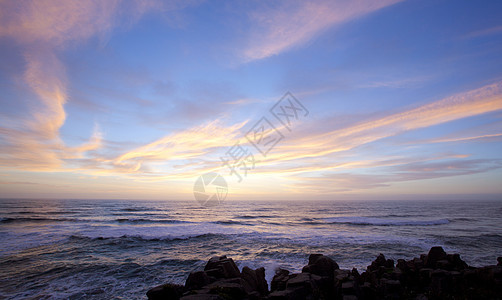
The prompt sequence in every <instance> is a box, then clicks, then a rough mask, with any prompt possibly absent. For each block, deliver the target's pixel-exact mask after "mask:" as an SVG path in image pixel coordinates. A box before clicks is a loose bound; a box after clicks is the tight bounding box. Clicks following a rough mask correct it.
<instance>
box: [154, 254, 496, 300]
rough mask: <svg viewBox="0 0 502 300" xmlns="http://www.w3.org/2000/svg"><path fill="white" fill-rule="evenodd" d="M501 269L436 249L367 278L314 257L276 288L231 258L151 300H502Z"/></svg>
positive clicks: (381, 260) (389, 263) (378, 264)
mask: <svg viewBox="0 0 502 300" xmlns="http://www.w3.org/2000/svg"><path fill="white" fill-rule="evenodd" d="M497 260H498V265H493V266H486V267H480V268H475V267H469V266H468V265H467V264H466V263H465V262H464V261H463V260H462V259H461V258H460V255H458V254H447V253H446V252H445V251H444V250H443V249H442V248H441V247H433V248H431V250H430V251H429V253H428V254H427V255H425V254H424V255H421V256H420V258H414V259H410V260H403V259H398V260H397V264H396V265H395V266H394V261H393V260H391V259H386V258H385V256H384V255H383V254H380V255H378V257H377V258H376V259H375V261H373V262H372V263H371V265H370V266H368V268H367V270H366V271H365V272H363V273H361V274H359V272H358V271H357V270H356V269H352V270H342V269H339V267H338V264H336V263H335V262H334V261H333V260H331V259H330V258H328V257H326V256H324V255H320V254H314V255H311V256H310V257H309V264H308V265H307V266H305V267H304V268H303V270H302V273H299V274H290V273H289V271H287V270H282V269H278V270H277V271H276V274H275V276H274V278H273V279H272V282H271V292H270V293H268V286H267V283H266V281H265V269H264V268H258V269H256V270H252V269H250V268H248V267H244V268H243V269H242V273H241V272H239V269H238V268H237V266H236V265H235V263H234V261H233V260H232V259H231V258H227V257H226V256H218V257H213V258H211V259H210V260H209V261H208V263H207V264H206V267H205V269H204V271H198V272H193V273H191V274H190V275H189V276H188V279H187V281H186V284H185V287H184V294H183V295H181V293H182V292H183V287H182V286H177V285H170V284H166V285H162V286H158V287H155V288H153V289H151V290H149V291H148V292H147V296H148V299H183V300H203V299H204V300H206V299H207V300H215V299H225V300H233V299H235V300H237V299H247V300H254V299H257V300H260V299H263V300H265V299H268V300H271V299H287V300H292V299H294V300H296V299H298V300H300V299H420V300H426V299H428V298H430V299H502V297H501V295H502V265H501V264H502V259H501V258H500V257H499V258H498V259H497Z"/></svg>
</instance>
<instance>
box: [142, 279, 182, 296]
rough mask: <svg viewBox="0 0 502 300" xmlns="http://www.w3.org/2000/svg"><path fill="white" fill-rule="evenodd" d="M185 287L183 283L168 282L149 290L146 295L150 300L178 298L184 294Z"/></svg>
mask: <svg viewBox="0 0 502 300" xmlns="http://www.w3.org/2000/svg"><path fill="white" fill-rule="evenodd" d="M183 288H184V287H183V286H182V285H178V284H171V283H166V284H162V285H159V286H156V287H154V288H152V289H150V290H148V292H146V296H147V297H148V299H149V300H178V299H180V297H181V295H182V294H183Z"/></svg>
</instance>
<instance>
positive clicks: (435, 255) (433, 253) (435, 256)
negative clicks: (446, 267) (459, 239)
mask: <svg viewBox="0 0 502 300" xmlns="http://www.w3.org/2000/svg"><path fill="white" fill-rule="evenodd" d="M445 259H447V256H446V252H444V250H443V247H432V248H431V250H429V254H427V257H426V259H425V261H424V262H425V266H426V267H429V268H434V267H436V264H437V262H438V261H440V260H445Z"/></svg>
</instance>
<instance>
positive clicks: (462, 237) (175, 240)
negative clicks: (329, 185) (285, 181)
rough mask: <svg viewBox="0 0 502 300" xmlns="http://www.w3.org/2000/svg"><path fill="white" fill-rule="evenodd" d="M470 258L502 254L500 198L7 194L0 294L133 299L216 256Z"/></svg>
mask: <svg viewBox="0 0 502 300" xmlns="http://www.w3.org/2000/svg"><path fill="white" fill-rule="evenodd" d="M435 245H441V246H443V247H444V248H445V249H446V250H447V251H448V252H458V253H460V254H461V257H462V258H463V259H464V260H465V261H466V262H467V263H468V264H470V265H474V266H479V265H488V264H494V263H496V257H497V256H502V253H501V251H502V250H501V249H502V201H491V202H483V201H471V202H469V201H462V202H454V201H420V202H418V201H417V202H410V201H346V202H340V201H338V202H328V201H325V202H308V201H306V202H227V203H225V204H223V205H221V206H217V207H213V208H202V207H200V206H199V205H198V204H197V203H196V202H195V201H194V202H148V201H95V200H52V201H49V200H0V299H4V298H5V299H19V298H23V299H24V298H36V299H61V298H65V299H66V298H71V299H110V298H117V299H138V298H140V299H141V298H146V297H145V293H146V291H147V290H148V289H149V288H151V287H153V286H155V285H158V284H161V283H165V282H168V281H169V282H174V283H184V281H185V279H186V277H187V275H188V273H189V272H190V271H193V270H197V269H200V268H202V267H203V266H204V264H205V262H206V261H207V260H208V259H209V258H210V257H211V256H214V255H223V254H226V255H228V256H230V257H232V258H234V260H236V262H237V263H238V265H239V267H241V268H242V267H243V266H244V265H248V266H250V267H253V268H255V267H259V266H264V267H265V268H266V271H267V278H268V279H269V280H270V279H271V277H272V275H273V272H274V269H275V268H277V267H282V268H286V269H289V270H291V271H300V270H301V267H302V266H304V265H305V264H306V262H307V259H308V255H309V254H310V253H313V252H316V253H324V254H326V255H329V256H330V257H332V258H333V259H335V260H336V261H337V262H338V263H339V264H340V266H341V267H342V268H349V267H350V268H351V267H357V268H358V269H364V268H365V267H366V266H367V265H368V264H369V263H370V262H371V261H372V260H373V259H375V257H376V255H378V254H379V253H384V254H385V255H386V256H387V257H389V258H393V259H397V258H412V257H415V256H417V255H418V254H420V253H425V252H427V250H428V249H429V248H430V247H431V246H435Z"/></svg>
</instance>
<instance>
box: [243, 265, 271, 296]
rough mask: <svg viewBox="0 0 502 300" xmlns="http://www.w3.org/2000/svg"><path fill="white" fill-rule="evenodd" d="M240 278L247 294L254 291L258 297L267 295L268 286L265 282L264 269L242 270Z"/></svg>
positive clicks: (246, 268) (245, 268)
mask: <svg viewBox="0 0 502 300" xmlns="http://www.w3.org/2000/svg"><path fill="white" fill-rule="evenodd" d="M241 278H242V279H243V280H244V282H245V284H244V287H245V288H246V291H247V292H253V291H256V292H258V293H259V295H262V296H264V295H266V294H268V284H267V281H266V280H265V268H258V269H256V270H252V269H250V268H248V267H244V268H242V274H241Z"/></svg>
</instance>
